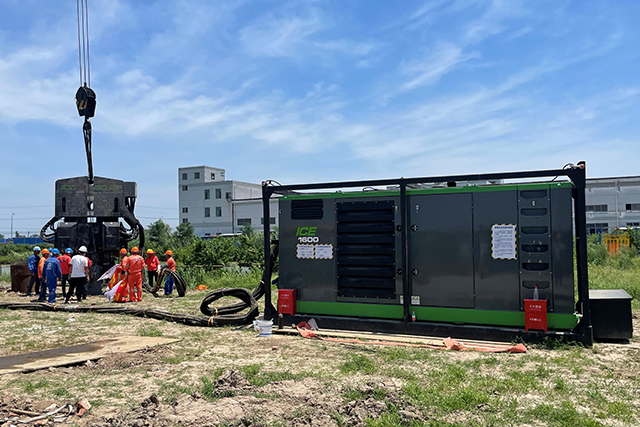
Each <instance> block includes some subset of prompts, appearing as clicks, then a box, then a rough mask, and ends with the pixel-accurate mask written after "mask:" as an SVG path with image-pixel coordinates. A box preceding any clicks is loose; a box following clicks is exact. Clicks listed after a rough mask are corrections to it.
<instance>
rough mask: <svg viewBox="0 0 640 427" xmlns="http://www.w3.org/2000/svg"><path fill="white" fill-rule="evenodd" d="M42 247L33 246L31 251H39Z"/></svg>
mask: <svg viewBox="0 0 640 427" xmlns="http://www.w3.org/2000/svg"><path fill="white" fill-rule="evenodd" d="M41 250H42V249H40V246H36V247H35V248H33V252H35V251H41Z"/></svg>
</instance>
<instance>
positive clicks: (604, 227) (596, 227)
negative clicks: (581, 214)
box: [587, 222, 609, 234]
mask: <svg viewBox="0 0 640 427" xmlns="http://www.w3.org/2000/svg"><path fill="white" fill-rule="evenodd" d="M608 232H609V224H608V223H606V222H596V223H593V224H587V233H588V234H596V233H598V234H602V233H608Z"/></svg>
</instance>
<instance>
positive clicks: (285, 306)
mask: <svg viewBox="0 0 640 427" xmlns="http://www.w3.org/2000/svg"><path fill="white" fill-rule="evenodd" d="M278 313H280V314H290V315H292V316H293V315H294V314H296V290H295V289H278Z"/></svg>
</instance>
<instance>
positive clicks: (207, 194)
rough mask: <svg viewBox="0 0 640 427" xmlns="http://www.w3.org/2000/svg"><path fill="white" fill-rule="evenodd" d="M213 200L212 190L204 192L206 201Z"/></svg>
mask: <svg viewBox="0 0 640 427" xmlns="http://www.w3.org/2000/svg"><path fill="white" fill-rule="evenodd" d="M210 198H211V190H204V199H205V200H209V199H210Z"/></svg>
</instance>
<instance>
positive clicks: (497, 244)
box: [491, 224, 517, 259]
mask: <svg viewBox="0 0 640 427" xmlns="http://www.w3.org/2000/svg"><path fill="white" fill-rule="evenodd" d="M516 253H517V252H516V225H515V224H493V225H492V226H491V257H492V258H493V259H516Z"/></svg>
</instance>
